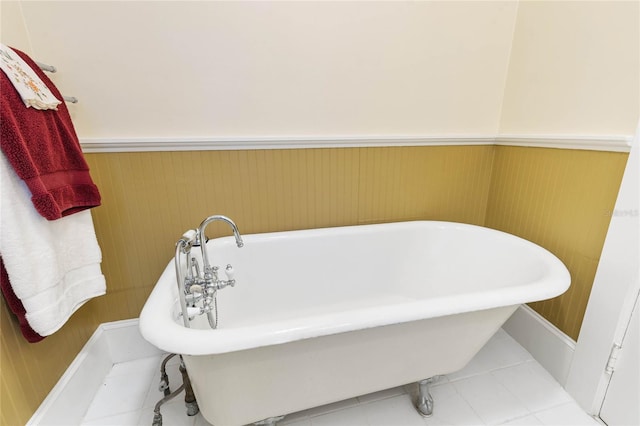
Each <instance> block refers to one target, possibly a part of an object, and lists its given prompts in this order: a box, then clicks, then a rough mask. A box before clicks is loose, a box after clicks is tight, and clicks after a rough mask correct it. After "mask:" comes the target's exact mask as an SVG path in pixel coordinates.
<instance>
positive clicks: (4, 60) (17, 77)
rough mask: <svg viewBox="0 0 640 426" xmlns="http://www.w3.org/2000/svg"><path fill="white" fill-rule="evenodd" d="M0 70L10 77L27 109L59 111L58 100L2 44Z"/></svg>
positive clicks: (33, 73) (25, 65)
mask: <svg viewBox="0 0 640 426" xmlns="http://www.w3.org/2000/svg"><path fill="white" fill-rule="evenodd" d="M0 69H2V71H4V73H5V74H6V75H7V77H9V80H10V81H11V83H13V87H15V88H16V90H17V91H18V93H19V94H20V97H21V98H22V102H24V104H25V106H26V107H27V108H29V107H33V108H35V109H58V105H60V104H61V103H62V102H61V101H60V100H58V99H57V98H56V97H55V96H54V95H53V93H51V91H50V90H49V88H48V87H47V86H46V85H45V84H44V83H43V82H42V80H41V79H40V77H38V75H37V74H36V73H35V72H33V70H32V69H31V67H30V66H29V65H28V64H27V63H26V62H25V61H24V60H22V58H21V57H20V56H18V54H17V53H16V52H14V51H13V49H11V48H10V47H8V46H5V45H4V44H1V43H0Z"/></svg>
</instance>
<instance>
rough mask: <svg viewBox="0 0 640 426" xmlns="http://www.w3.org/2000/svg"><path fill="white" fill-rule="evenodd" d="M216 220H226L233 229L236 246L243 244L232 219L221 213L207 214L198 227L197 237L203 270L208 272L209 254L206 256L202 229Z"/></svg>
mask: <svg viewBox="0 0 640 426" xmlns="http://www.w3.org/2000/svg"><path fill="white" fill-rule="evenodd" d="M217 220H220V221H222V222H226V223H227V224H228V225H229V226H231V230H232V231H233V236H234V237H235V239H236V246H238V248H240V247H242V246H244V242H243V241H242V237H241V236H240V231H239V230H238V227H237V226H236V224H235V222H234V221H233V220H231V219H229V218H228V217H226V216H222V215H213V216H209V217H208V218H206V219H205V220H203V221H202V223H201V224H200V226H199V227H198V237H199V239H200V241H201V243H200V250H201V251H202V261H203V263H204V268H205V272H208V269H211V264H210V263H209V256H207V250H206V244H205V241H206V237H205V233H204V231H205V229H206V228H207V226H208V225H209V224H210V223H211V222H215V221H217Z"/></svg>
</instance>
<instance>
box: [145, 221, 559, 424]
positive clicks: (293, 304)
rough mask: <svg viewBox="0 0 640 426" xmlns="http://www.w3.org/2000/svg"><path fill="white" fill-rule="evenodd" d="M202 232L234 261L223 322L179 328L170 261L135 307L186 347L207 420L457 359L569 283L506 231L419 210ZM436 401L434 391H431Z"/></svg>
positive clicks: (217, 256)
mask: <svg viewBox="0 0 640 426" xmlns="http://www.w3.org/2000/svg"><path fill="white" fill-rule="evenodd" d="M243 238H244V247H243V248H242V249H238V248H237V247H236V245H235V240H234V239H233V238H231V237H228V238H220V239H215V240H211V241H209V243H208V244H207V249H208V253H209V258H210V260H211V262H212V264H215V265H221V266H224V265H226V264H227V263H231V264H233V266H234V268H235V270H236V281H237V284H236V286H235V287H233V288H231V287H228V288H225V289H223V290H221V291H219V292H218V310H219V325H218V329H216V330H212V329H210V328H209V327H208V325H207V322H206V319H205V318H203V317H198V318H197V319H196V320H194V321H193V322H192V324H191V327H192V328H185V327H184V326H183V325H182V320H181V319H179V318H178V316H177V313H178V312H179V311H180V309H179V307H178V305H177V300H178V295H177V286H176V280H175V271H174V266H173V265H174V263H173V261H171V262H169V265H168V266H167V268H166V269H165V271H164V273H163V274H162V276H161V277H160V279H159V280H158V283H157V284H156V286H155V288H154V290H153V292H152V294H151V295H150V296H149V299H148V300H147V302H146V304H145V306H144V308H143V310H142V313H141V315H140V329H141V332H142V335H143V336H144V338H145V339H147V340H148V341H149V342H150V343H152V344H154V345H156V346H157V347H159V348H161V349H163V350H165V351H167V352H172V353H180V354H183V355H184V361H185V364H186V366H187V369H188V372H189V376H190V377H191V380H192V382H193V388H194V391H195V394H196V397H197V399H198V403H199V406H200V410H201V412H202V414H203V415H204V417H205V418H206V419H207V420H208V421H209V422H211V423H213V424H214V425H216V426H229V425H242V424H247V423H251V422H255V421H259V420H262V419H265V418H269V417H275V416H280V415H284V414H287V413H291V412H295V411H299V410H303V409H307V408H310V407H314V406H318V405H323V404H327V403H330V402H334V401H339V400H343V399H346V398H350V397H354V396H357V395H363V394H366V393H370V392H375V391H379V390H382V389H387V388H391V387H394V386H399V385H403V384H406V383H411V382H415V381H418V380H421V379H425V378H428V377H432V376H435V375H440V374H448V373H451V372H454V371H457V370H459V369H461V368H463V367H464V366H465V365H466V364H467V362H468V361H469V360H470V359H471V358H473V356H474V355H475V354H476V353H477V352H478V351H479V350H480V348H482V346H483V345H484V344H485V343H486V342H487V340H489V338H491V336H492V335H493V334H494V333H495V332H496V331H497V330H498V329H499V328H500V326H501V325H502V324H503V323H504V321H506V320H507V319H508V318H509V316H510V315H511V314H512V313H513V311H514V310H515V309H516V308H517V306H518V305H519V304H521V303H525V302H532V301H537V300H543V299H548V298H551V297H554V296H557V295H559V294H562V293H563V292H564V291H566V289H567V288H568V287H569V283H570V276H569V273H568V271H567V269H566V268H565V266H564V265H563V264H562V263H561V262H560V261H559V260H558V259H557V258H556V257H555V256H554V255H553V254H551V253H549V252H548V251H546V250H544V249H543V248H541V247H539V246H537V245H535V244H533V243H531V242H528V241H526V240H523V239H520V238H518V237H515V236H513V235H509V234H505V233H503V232H499V231H495V230H491V229H487V228H483V227H478V226H473V225H464V224H459V223H449V222H434V221H417V222H401V223H390V224H380V225H363V226H352V227H341V228H328V229H313V230H304V231H291V232H278V233H269V234H256V235H247V236H243ZM435 404H436V405H435V410H437V400H436V401H435Z"/></svg>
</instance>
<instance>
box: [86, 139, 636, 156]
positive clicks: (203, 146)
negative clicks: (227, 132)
mask: <svg viewBox="0 0 640 426" xmlns="http://www.w3.org/2000/svg"><path fill="white" fill-rule="evenodd" d="M631 140H632V137H631V136H625V135H602V136H589V135H587V136H580V135H497V136H496V135H424V136H403V135H397V136H394V135H389V136H367V135H362V136H318V137H314V136H282V137H277V136H262V137H224V138H223V137H169V138H168V137H162V138H150V137H139V138H83V139H81V140H80V143H81V145H82V149H83V151H84V152H85V153H101V152H152V151H216V150H248V149H305V148H357V147H382V146H384V147H393V146H451V145H461V146H463V145H499V146H525V147H540V148H561V149H581V150H596V151H614V152H629V149H630V147H631Z"/></svg>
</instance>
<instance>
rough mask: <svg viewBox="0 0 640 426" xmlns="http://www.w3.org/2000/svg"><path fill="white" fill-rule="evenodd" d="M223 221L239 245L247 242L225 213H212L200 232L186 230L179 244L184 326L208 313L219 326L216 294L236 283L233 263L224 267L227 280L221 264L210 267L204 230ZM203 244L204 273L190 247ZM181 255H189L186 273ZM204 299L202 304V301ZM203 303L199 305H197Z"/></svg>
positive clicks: (178, 273)
mask: <svg viewBox="0 0 640 426" xmlns="http://www.w3.org/2000/svg"><path fill="white" fill-rule="evenodd" d="M217 220H220V221H223V222H226V223H227V224H229V226H231V229H232V230H233V235H234V237H235V239H236V245H237V246H238V247H239V248H240V247H242V246H243V245H244V242H243V241H242V237H241V236H240V232H239V231H238V227H237V226H236V224H235V223H234V222H233V221H232V220H231V219H229V218H228V217H226V216H220V215H215V216H209V217H208V218H206V219H205V220H204V221H203V222H202V223H201V224H200V226H199V227H198V230H197V231H194V230H191V231H187V232H186V233H185V234H184V235H183V237H182V239H180V240H179V241H178V244H177V245H176V257H175V260H176V279H177V281H178V292H179V293H180V305H181V311H182V312H181V313H182V317H183V321H184V325H185V326H186V327H189V320H190V319H191V317H193V316H195V315H201V314H205V313H206V314H207V318H208V320H209V325H210V327H211V328H216V327H217V325H218V309H217V299H216V293H217V291H218V290H222V289H223V288H225V287H227V286H231V287H233V286H234V285H235V283H236V280H235V278H234V270H233V267H232V266H231V265H227V267H226V268H225V274H226V276H227V279H226V280H221V279H219V277H218V269H219V267H218V266H211V264H210V263H209V256H208V254H207V250H206V236H205V229H206V228H207V225H209V224H210V223H211V222H214V221H217ZM197 245H200V250H201V252H202V263H203V265H202V272H201V271H200V267H199V265H198V261H197V259H196V258H195V257H192V256H191V248H192V247H195V246H197ZM180 255H186V256H187V258H186V274H185V275H183V274H182V272H181V269H182V268H181V262H180V261H179V256H180ZM200 302H201V303H200ZM199 303H200V305H199V306H198V304H199Z"/></svg>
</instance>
